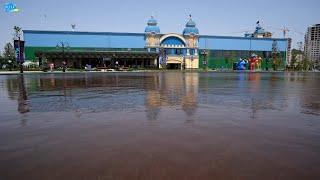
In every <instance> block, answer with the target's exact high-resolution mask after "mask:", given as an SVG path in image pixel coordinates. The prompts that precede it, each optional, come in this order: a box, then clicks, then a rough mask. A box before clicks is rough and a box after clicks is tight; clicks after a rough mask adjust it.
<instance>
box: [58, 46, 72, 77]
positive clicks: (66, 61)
mask: <svg viewBox="0 0 320 180" xmlns="http://www.w3.org/2000/svg"><path fill="white" fill-rule="evenodd" d="M56 48H57V49H61V51H62V71H63V72H65V71H66V66H67V65H68V60H67V59H65V51H66V49H69V48H70V46H69V43H67V42H63V41H61V42H59V43H58V44H57V45H56Z"/></svg>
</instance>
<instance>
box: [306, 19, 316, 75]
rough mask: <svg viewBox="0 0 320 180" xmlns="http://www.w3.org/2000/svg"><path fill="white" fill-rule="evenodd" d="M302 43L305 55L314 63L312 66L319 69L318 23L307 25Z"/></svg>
mask: <svg viewBox="0 0 320 180" xmlns="http://www.w3.org/2000/svg"><path fill="white" fill-rule="evenodd" d="M304 44H305V47H304V52H305V56H306V57H307V59H308V60H310V61H311V62H312V64H314V67H313V68H317V69H320V24H315V25H313V26H310V27H308V29H307V33H306V35H305V43H304Z"/></svg>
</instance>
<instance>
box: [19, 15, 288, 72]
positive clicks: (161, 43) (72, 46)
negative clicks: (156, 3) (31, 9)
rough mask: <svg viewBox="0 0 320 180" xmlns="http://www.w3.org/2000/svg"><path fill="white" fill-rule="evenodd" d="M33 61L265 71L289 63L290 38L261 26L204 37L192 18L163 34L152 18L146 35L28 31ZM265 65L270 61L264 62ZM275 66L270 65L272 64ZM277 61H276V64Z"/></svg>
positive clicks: (28, 56)
mask: <svg viewBox="0 0 320 180" xmlns="http://www.w3.org/2000/svg"><path fill="white" fill-rule="evenodd" d="M23 35H24V40H25V53H26V59H27V60H39V62H40V63H43V62H47V63H48V64H49V63H53V64H54V65H55V67H59V66H61V64H62V62H63V61H65V62H67V64H68V67H74V68H83V67H84V66H85V65H88V64H90V65H92V66H94V67H105V68H108V67H110V68H112V67H114V66H115V65H119V66H123V67H132V68H169V69H198V68H211V69H219V68H227V69H231V68H233V63H234V62H236V61H238V59H239V58H249V57H250V56H251V54H253V53H254V54H257V55H259V56H260V57H262V61H263V62H262V68H266V67H267V66H271V64H272V63H270V62H272V58H274V54H276V56H277V62H276V63H277V65H278V67H280V68H284V67H285V65H286V58H287V49H288V47H289V39H281V38H272V37H271V34H268V32H266V31H265V30H264V29H263V28H262V27H261V26H260V25H259V24H257V28H256V31H255V32H254V33H253V34H246V35H245V37H230V36H210V35H201V34H200V33H199V29H198V28H197V26H196V23H195V22H194V20H193V19H192V17H191V16H190V17H189V19H188V20H187V22H186V25H185V27H182V31H181V33H161V31H160V27H159V25H158V22H157V20H156V19H155V18H154V17H151V18H150V19H149V20H148V22H147V26H146V27H145V31H144V32H143V33H116V32H74V31H38V30H23ZM264 62H265V63H264ZM268 62H269V64H268ZM274 63H275V62H274Z"/></svg>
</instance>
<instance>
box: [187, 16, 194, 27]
mask: <svg viewBox="0 0 320 180" xmlns="http://www.w3.org/2000/svg"><path fill="white" fill-rule="evenodd" d="M186 27H196V23H195V22H194V21H193V20H192V19H191V18H190V19H189V21H188V22H187V24H186Z"/></svg>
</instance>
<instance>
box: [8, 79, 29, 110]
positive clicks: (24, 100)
mask: <svg viewBox="0 0 320 180" xmlns="http://www.w3.org/2000/svg"><path fill="white" fill-rule="evenodd" d="M6 86H7V90H8V97H9V98H10V99H11V100H17V101H18V112H20V113H26V112H29V107H28V96H27V89H26V86H25V77H24V75H18V76H17V78H11V77H10V78H8V79H7V81H6Z"/></svg>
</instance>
